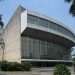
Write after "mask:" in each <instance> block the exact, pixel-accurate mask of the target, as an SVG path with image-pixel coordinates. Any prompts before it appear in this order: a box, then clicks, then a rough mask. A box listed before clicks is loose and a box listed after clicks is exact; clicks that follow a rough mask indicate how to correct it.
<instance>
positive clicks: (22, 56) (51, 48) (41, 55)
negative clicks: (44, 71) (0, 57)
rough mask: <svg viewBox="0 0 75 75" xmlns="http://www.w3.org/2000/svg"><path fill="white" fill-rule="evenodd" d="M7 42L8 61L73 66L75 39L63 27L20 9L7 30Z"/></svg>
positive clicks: (42, 16) (48, 19)
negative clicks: (69, 64)
mask: <svg viewBox="0 0 75 75" xmlns="http://www.w3.org/2000/svg"><path fill="white" fill-rule="evenodd" d="M4 41H5V51H4V57H5V60H8V61H17V62H24V61H29V62H33V63H35V62H36V63H39V62H45V63H46V62H47V63H48V62H65V63H70V62H71V48H72V47H73V46H74V45H75V35H74V34H73V33H72V31H71V30H70V29H69V28H67V27H65V26H64V25H63V24H62V23H60V22H58V21H56V20H53V19H52V18H50V17H47V16H45V15H41V14H39V13H37V12H33V11H29V10H27V9H25V8H23V7H21V6H19V7H18V8H17V10H16V11H15V13H14V14H13V16H12V18H11V19H10V21H9V22H8V25H7V26H6V28H5V30H4Z"/></svg>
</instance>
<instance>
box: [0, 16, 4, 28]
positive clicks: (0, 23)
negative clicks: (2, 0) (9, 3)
mask: <svg viewBox="0 0 75 75" xmlns="http://www.w3.org/2000/svg"><path fill="white" fill-rule="evenodd" d="M3 26H4V23H3V21H2V15H0V27H1V28H3Z"/></svg>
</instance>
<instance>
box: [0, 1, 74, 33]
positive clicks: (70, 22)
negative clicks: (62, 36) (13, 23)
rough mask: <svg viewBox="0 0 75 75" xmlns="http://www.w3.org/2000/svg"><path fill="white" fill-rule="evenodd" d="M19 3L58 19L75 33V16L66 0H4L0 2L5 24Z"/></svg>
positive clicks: (0, 12) (0, 10) (0, 11)
mask: <svg viewBox="0 0 75 75" xmlns="http://www.w3.org/2000/svg"><path fill="white" fill-rule="evenodd" d="M18 5H22V6H24V7H25V8H28V9H30V10H33V11H37V12H39V13H41V14H45V15H47V16H50V17H52V18H54V19H57V20H58V21H61V22H62V23H64V24H65V25H67V26H68V27H70V28H71V29H72V30H73V32H74V33H75V30H74V29H75V25H74V24H75V21H74V20H75V18H73V17H72V16H71V15H70V14H69V12H68V11H69V4H68V3H66V2H64V0H4V1H3V2H0V14H3V20H4V23H5V25H6V24H7V23H8V21H9V19H10V17H11V16H12V14H13V13H14V11H15V10H16V8H17V7H18Z"/></svg>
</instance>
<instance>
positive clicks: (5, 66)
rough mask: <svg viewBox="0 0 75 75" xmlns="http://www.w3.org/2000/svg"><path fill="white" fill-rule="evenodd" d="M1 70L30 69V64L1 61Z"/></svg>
mask: <svg viewBox="0 0 75 75" xmlns="http://www.w3.org/2000/svg"><path fill="white" fill-rule="evenodd" d="M1 70H2V71H30V70H31V64H30V63H22V64H20V63H17V62H7V61H3V62H1Z"/></svg>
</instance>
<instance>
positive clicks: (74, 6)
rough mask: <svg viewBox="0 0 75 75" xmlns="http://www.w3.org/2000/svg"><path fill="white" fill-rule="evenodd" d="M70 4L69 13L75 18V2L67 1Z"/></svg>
mask: <svg viewBox="0 0 75 75" xmlns="http://www.w3.org/2000/svg"><path fill="white" fill-rule="evenodd" d="M65 1H66V2H68V3H71V6H70V10H69V12H70V13H71V14H72V16H75V0H65Z"/></svg>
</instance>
